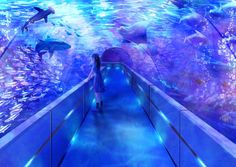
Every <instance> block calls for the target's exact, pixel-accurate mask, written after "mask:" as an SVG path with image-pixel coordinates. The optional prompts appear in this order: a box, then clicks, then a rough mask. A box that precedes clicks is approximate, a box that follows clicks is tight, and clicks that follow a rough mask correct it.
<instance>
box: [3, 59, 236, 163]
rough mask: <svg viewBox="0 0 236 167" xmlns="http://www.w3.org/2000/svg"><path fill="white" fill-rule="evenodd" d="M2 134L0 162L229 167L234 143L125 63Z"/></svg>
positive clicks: (234, 160)
mask: <svg viewBox="0 0 236 167" xmlns="http://www.w3.org/2000/svg"><path fill="white" fill-rule="evenodd" d="M102 72H103V76H104V82H105V87H106V92H105V93H104V106H103V108H102V110H99V111H98V110H96V109H95V105H96V102H95V99H94V92H93V90H92V89H93V86H92V85H93V79H92V78H87V79H85V80H83V81H82V82H81V83H78V84H77V85H75V86H74V87H73V88H72V89H70V90H69V91H67V92H65V93H64V94H63V95H62V96H60V97H58V98H57V99H55V100H54V101H52V102H51V103H50V104H48V105H47V106H45V107H44V108H43V109H42V110H40V111H38V112H37V113H36V114H34V115H33V116H31V117H29V118H28V119H27V120H26V121H25V122H23V123H22V124H20V125H19V126H18V127H16V128H15V129H13V130H12V131H10V132H9V133H7V134H6V135H5V136H3V137H2V138H0V166H11V167H22V166H24V167H31V166H32V167H41V166H45V167H58V166H61V167H67V166H70V167H78V166H81V167H108V166H110V167H139V166H140V167H157V166H158V167H190V166H191V167H212V166H217V167H232V166H236V144H235V143H233V142H232V141H230V140H229V139H228V138H226V137H225V136H223V135H222V134H221V133H219V132H218V131H216V130H215V129H214V128H212V127H211V126H209V125H208V124H207V123H206V122H204V121H203V120H202V119H200V118H199V117H197V116H196V115H195V114H193V113H192V112H191V111H189V110H188V109H187V108H185V107H184V106H182V105H181V104H179V103H178V102H177V101H175V100H174V99H173V98H171V97H170V96H168V95H167V94H166V93H165V92H163V91H162V90H160V89H159V88H158V87H156V86H155V85H153V84H152V83H150V82H149V81H148V80H146V79H145V78H144V77H142V76H141V75H140V74H138V73H137V72H135V71H134V70H133V69H131V68H129V67H128V66H126V65H125V64H122V63H118V62H113V63H112V62H107V63H104V68H103V70H102Z"/></svg>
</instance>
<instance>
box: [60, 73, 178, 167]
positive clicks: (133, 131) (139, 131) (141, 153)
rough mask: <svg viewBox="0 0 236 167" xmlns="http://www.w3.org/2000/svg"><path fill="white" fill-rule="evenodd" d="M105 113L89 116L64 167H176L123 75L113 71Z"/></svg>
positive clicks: (92, 111) (107, 88)
mask: <svg viewBox="0 0 236 167" xmlns="http://www.w3.org/2000/svg"><path fill="white" fill-rule="evenodd" d="M105 85H106V92H105V95H104V107H103V109H102V110H101V111H97V110H96V109H94V108H95V107H93V109H92V110H91V111H90V112H89V113H88V115H87V117H86V118H85V120H84V123H83V124H82V126H81V128H80V129H79V130H78V132H77V133H76V134H75V136H76V137H75V138H74V141H73V144H72V145H71V147H70V148H69V149H68V152H67V153H66V155H65V157H64V160H63V161H62V162H61V166H63V167H67V166H71V167H73V166H74V167H77V166H83V167H90V166H91V167H94V166H96V167H99V166H113V167H116V166H117V167H118V166H119V167H121V166H122V167H124V166H127V167H132V166H142V167H145V166H146V167H152V166H153V167H154V166H158V167H172V166H174V164H173V162H172V160H171V158H170V156H169V155H168V152H167V151H166V149H165V147H164V146H163V145H162V143H161V142H160V141H159V140H158V137H157V135H156V132H155V130H154V128H153V127H152V124H151V122H150V121H149V119H148V117H147V115H146V113H145V112H144V110H143V109H142V107H141V106H140V104H139V101H138V98H137V96H136V94H135V92H134V91H133V90H132V88H131V87H130V85H129V83H128V82H127V80H126V76H125V74H124V72H123V71H121V70H119V69H116V70H109V71H108V72H107V73H106V79H105Z"/></svg>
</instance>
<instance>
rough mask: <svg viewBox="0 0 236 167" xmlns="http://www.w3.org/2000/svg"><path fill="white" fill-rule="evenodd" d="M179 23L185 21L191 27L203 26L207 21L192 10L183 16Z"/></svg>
mask: <svg viewBox="0 0 236 167" xmlns="http://www.w3.org/2000/svg"><path fill="white" fill-rule="evenodd" d="M179 23H185V24H187V25H189V26H191V27H203V26H205V25H206V24H207V21H206V19H205V18H204V17H203V16H201V15H200V14H198V13H196V12H195V11H192V12H191V13H190V14H188V15H185V16H183V17H182V18H181V19H180V20H179Z"/></svg>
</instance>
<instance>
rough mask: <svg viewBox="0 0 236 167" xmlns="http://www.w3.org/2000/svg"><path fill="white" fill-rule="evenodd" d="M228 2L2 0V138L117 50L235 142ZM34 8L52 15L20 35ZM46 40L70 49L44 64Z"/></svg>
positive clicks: (235, 72) (235, 64)
mask: <svg viewBox="0 0 236 167" xmlns="http://www.w3.org/2000/svg"><path fill="white" fill-rule="evenodd" d="M228 2H229V1H223V0H222V1H218V0H216V1H215V0H214V1H213V0H208V1H207V0H193V1H189V2H188V3H186V4H187V7H186V8H177V7H176V6H175V5H174V4H173V3H171V2H170V1H168V0H160V1H154V0H146V1H143V0H132V1H128V0H116V1H113V2H111V1H105V0H94V1H92V0H90V1H82V0H79V1H75V0H74V1H73V0H64V1H57V0H54V1H52V0H49V1H43V0H41V1H37V0H33V1H26V0H24V1H13V0H2V1H1V4H0V19H1V23H0V54H1V61H0V94H1V97H0V136H2V135H4V134H5V133H6V132H8V131H9V130H10V129H12V128H13V127H15V126H17V125H19V123H21V122H22V121H24V120H25V119H27V118H28V117H30V116H31V115H32V114H34V113H35V112H37V111H38V110H39V109H41V108H43V107H44V106H45V105H46V104H48V103H50V102H51V101H52V100H54V99H55V98H56V97H58V96H60V95H61V94H62V93H63V92H65V91H66V90H68V89H70V88H71V87H72V86H73V85H75V84H77V83H79V82H80V81H81V80H83V79H84V78H86V76H87V74H88V72H89V71H90V67H91V65H90V55H91V54H92V53H94V52H98V53H100V54H102V52H103V51H104V50H105V49H108V48H110V47H115V46H116V47H121V48H123V49H125V50H126V51H127V52H128V53H129V55H130V57H128V58H126V59H124V60H123V61H124V62H126V63H129V64H130V65H131V66H132V68H133V69H135V70H136V71H138V72H139V73H141V74H142V75H143V76H145V77H146V78H147V79H149V80H150V81H151V82H153V83H155V84H156V85H157V86H158V87H160V88H161V89H162V90H164V91H165V92H167V93H168V94H169V95H170V96H172V97H174V98H175V99H176V100H177V101H179V102H180V103H182V104H184V105H185V106H186V107H187V108H188V109H189V110H191V111H192V112H193V113H195V114H196V115H198V116H200V117H201V118H202V119H204V120H205V121H206V122H208V123H209V124H210V125H211V126H213V127H215V128H216V129H217V130H218V131H220V132H222V133H223V134H224V135H225V136H227V137H228V138H230V139H231V140H232V141H234V142H235V141H236V137H235V136H236V59H235V44H236V37H235V36H234V35H235V31H236V27H235V26H236V25H235V11H236V7H234V6H236V2H235V1H233V3H232V4H231V7H230V8H229V7H227V6H224V4H226V3H228ZM219 4H222V6H223V7H222V8H223V9H224V10H222V9H221V8H217V7H219V6H220V5H219ZM34 6H37V7H40V8H42V9H47V8H48V6H51V7H53V8H54V9H55V14H53V15H49V17H48V23H45V22H44V20H42V21H39V22H36V23H34V24H31V25H29V27H28V28H29V30H28V32H24V33H22V32H21V27H22V26H23V25H24V24H25V22H26V21H27V20H28V19H29V18H30V17H32V16H33V15H35V14H36V13H37V11H36V10H35V9H33V7H34ZM191 14H192V15H194V16H195V17H197V18H198V19H197V20H200V22H199V21H194V20H192V21H188V19H186V18H188V17H187V16H189V15H190V16H191ZM139 33H140V34H141V35H140V36H139ZM143 33H146V35H143ZM135 34H136V35H135ZM137 34H138V35H137ZM47 39H55V40H58V41H63V42H66V43H68V44H70V45H71V48H70V49H68V50H62V51H55V52H54V54H53V56H52V58H51V59H50V58H49V53H46V54H44V55H43V60H42V61H40V57H39V56H38V53H37V52H35V50H34V48H35V46H36V44H37V43H38V42H39V40H47ZM5 51H6V52H5ZM4 52H5V53H4ZM3 53H4V54H3ZM130 62H131V63H130Z"/></svg>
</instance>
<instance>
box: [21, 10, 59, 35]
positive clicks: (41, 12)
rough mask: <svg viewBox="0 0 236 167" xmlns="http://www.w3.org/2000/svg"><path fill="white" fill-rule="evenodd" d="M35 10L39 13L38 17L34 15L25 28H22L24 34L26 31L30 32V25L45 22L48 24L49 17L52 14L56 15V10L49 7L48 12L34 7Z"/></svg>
mask: <svg viewBox="0 0 236 167" xmlns="http://www.w3.org/2000/svg"><path fill="white" fill-rule="evenodd" d="M34 9H35V10H37V11H38V13H37V14H36V15H34V16H33V17H31V18H30V19H29V20H28V21H27V22H26V23H25V24H24V26H23V27H22V28H21V30H22V32H24V30H26V31H28V26H29V24H33V23H34V22H36V21H39V20H42V19H44V20H45V23H47V22H48V15H50V14H55V10H54V9H53V8H51V7H49V8H48V9H47V10H43V9H41V8H39V7H34Z"/></svg>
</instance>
